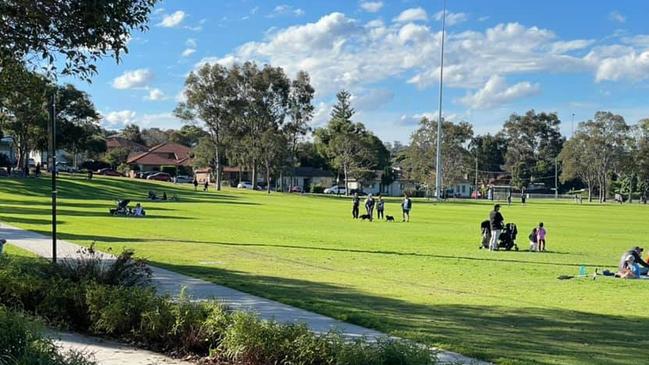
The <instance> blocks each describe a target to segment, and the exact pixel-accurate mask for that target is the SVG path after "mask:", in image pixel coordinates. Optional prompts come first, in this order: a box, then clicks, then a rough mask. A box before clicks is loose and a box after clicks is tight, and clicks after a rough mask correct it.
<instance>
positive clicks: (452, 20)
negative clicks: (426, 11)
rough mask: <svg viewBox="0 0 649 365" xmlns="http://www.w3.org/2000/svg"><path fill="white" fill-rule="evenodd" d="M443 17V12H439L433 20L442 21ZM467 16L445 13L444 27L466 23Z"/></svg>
mask: <svg viewBox="0 0 649 365" xmlns="http://www.w3.org/2000/svg"><path fill="white" fill-rule="evenodd" d="M443 16H444V11H442V10H440V11H438V12H437V13H435V15H434V16H433V18H434V19H435V20H437V21H438V22H439V21H442V17H443ZM467 19H468V16H467V15H466V14H465V13H452V12H450V11H446V25H448V26H454V25H455V24H459V23H463V22H465V21H467Z"/></svg>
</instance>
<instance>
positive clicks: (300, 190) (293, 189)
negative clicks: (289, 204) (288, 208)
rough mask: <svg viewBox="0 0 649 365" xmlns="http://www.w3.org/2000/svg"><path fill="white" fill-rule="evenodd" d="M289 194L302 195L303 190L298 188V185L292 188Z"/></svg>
mask: <svg viewBox="0 0 649 365" xmlns="http://www.w3.org/2000/svg"><path fill="white" fill-rule="evenodd" d="M288 192H289V193H301V192H302V188H301V187H299V186H297V185H296V186H291V188H290V189H289V191H288Z"/></svg>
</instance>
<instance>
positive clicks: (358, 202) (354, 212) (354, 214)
mask: <svg viewBox="0 0 649 365" xmlns="http://www.w3.org/2000/svg"><path fill="white" fill-rule="evenodd" d="M360 205H361V198H359V197H358V193H354V197H353V198H352V217H353V218H354V219H358V208H359V206H360Z"/></svg>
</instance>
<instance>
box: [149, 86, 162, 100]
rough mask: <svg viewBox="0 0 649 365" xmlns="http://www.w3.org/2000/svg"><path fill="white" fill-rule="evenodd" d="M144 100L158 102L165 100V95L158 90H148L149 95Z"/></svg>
mask: <svg viewBox="0 0 649 365" xmlns="http://www.w3.org/2000/svg"><path fill="white" fill-rule="evenodd" d="M145 99H146V100H151V101H160V100H164V99H165V94H164V93H163V92H162V90H160V89H158V88H152V89H149V95H147V96H146V98H145Z"/></svg>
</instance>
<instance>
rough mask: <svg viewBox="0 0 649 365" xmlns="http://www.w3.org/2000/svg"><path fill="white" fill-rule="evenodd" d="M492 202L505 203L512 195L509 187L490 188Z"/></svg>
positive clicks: (496, 186)
mask: <svg viewBox="0 0 649 365" xmlns="http://www.w3.org/2000/svg"><path fill="white" fill-rule="evenodd" d="M491 194H492V200H498V201H507V198H508V197H509V196H510V195H512V194H513V192H512V186H511V185H495V186H492V187H491Z"/></svg>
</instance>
